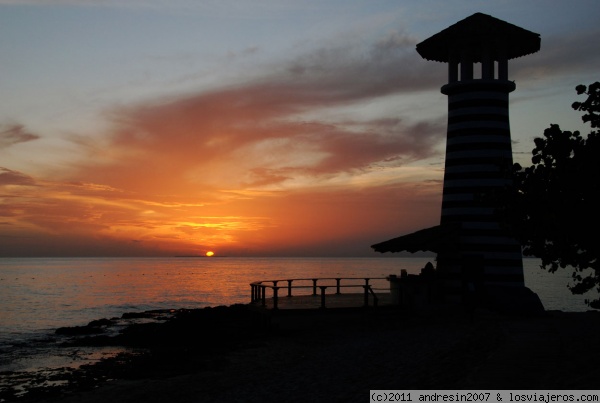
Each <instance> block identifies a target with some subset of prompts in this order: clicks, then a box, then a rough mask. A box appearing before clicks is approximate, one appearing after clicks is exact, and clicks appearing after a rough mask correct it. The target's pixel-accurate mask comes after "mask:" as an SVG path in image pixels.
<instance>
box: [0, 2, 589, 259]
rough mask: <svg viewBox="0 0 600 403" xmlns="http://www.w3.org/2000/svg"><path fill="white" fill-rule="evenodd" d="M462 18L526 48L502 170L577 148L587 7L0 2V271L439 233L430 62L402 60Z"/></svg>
mask: <svg viewBox="0 0 600 403" xmlns="http://www.w3.org/2000/svg"><path fill="white" fill-rule="evenodd" d="M475 12H483V13H486V14H490V15H492V16H494V17H496V18H500V19H502V20H505V21H507V22H510V23H513V24H515V25H518V26H520V27H523V28H525V29H528V30H530V31H533V32H536V33H539V34H540V35H541V38H542V49H541V51H540V52H538V53H537V54H534V55H530V56H527V57H524V58H520V59H517V60H513V61H511V63H510V66H509V78H510V79H511V80H515V82H516V84H517V90H516V92H514V93H512V94H511V128H512V136H513V140H514V146H513V152H514V157H515V160H516V161H519V162H523V163H524V164H529V157H528V154H529V152H530V150H531V149H532V148H533V141H532V140H533V138H534V137H536V136H540V135H541V134H542V133H543V130H544V129H545V128H547V127H549V125H550V124H551V123H558V124H560V125H561V127H562V128H563V129H565V130H566V129H568V130H582V131H584V132H589V129H588V128H586V127H585V126H583V124H582V123H580V115H578V114H577V113H576V112H574V111H572V110H571V109H570V105H571V103H572V102H573V101H575V100H577V99H578V97H577V95H576V93H575V90H574V88H575V86H576V85H577V84H589V83H592V82H594V81H598V80H600V69H599V67H600V41H599V40H598V38H599V37H600V25H598V23H597V22H598V20H599V19H600V3H598V2H597V1H596V0H592V1H583V0H577V1H572V0H566V1H550V0H545V1H541V0H540V1H523V0H497V1H486V2H482V1H457V0H453V1H421V0H419V1H416V0H415V1H406V0H403V1H398V0H375V1H373V0H363V1H348V0H332V1H329V0H325V1H323V0H308V1H307V0H303V1H296V0H277V1H275V0H249V1H231V0H218V1H217V0H213V1H203V0H171V1H162V0H118V1H117V0H114V1H110V0H104V1H101V0H80V1H76V0H37V1H36V0H12V1H11V0H0V94H1V97H0V203H1V204H0V256H123V255H132V256H140V255H204V254H205V253H206V252H207V251H209V250H212V251H215V253H216V254H217V255H227V256H259V255H266V256H269V255H279V256H286V255H294V256H296V255H305V256H316V255H318V256H322V255H333V256H340V255H345V256H378V254H375V253H374V252H372V251H371V249H370V247H369V246H370V245H371V244H373V243H376V242H380V241H384V240H386V239H389V238H391V237H395V236H398V235H402V234H404V233H408V232H412V231H415V230H418V229H421V228H425V227H429V226H432V225H436V224H438V222H439V216H440V204H441V190H442V188H441V181H442V176H443V160H444V148H445V135H446V131H445V130H446V111H447V110H446V109H447V103H446V102H447V99H446V97H445V96H444V95H442V94H441V93H440V91H439V89H440V87H441V86H442V85H443V84H445V83H446V79H447V73H446V65H445V64H441V63H435V62H427V61H425V60H422V59H421V57H420V56H419V55H418V54H417V53H416V51H415V45H416V44H417V43H419V42H420V41H422V40H424V39H426V38H428V37H429V36H431V35H433V34H435V33H437V32H439V31H441V30H442V29H444V28H446V27H448V26H449V25H451V24H454V23H455V22H457V21H459V20H461V19H463V18H465V17H467V16H469V15H471V14H473V13H475ZM586 130H587V131H586Z"/></svg>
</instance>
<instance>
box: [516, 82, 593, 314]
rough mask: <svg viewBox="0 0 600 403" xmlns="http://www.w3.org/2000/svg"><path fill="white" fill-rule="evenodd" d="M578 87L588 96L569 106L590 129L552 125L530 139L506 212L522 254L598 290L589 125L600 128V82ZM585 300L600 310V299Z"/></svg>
mask: <svg viewBox="0 0 600 403" xmlns="http://www.w3.org/2000/svg"><path fill="white" fill-rule="evenodd" d="M576 91H577V94H578V95H582V94H584V95H586V96H587V99H586V100H585V101H584V102H575V103H573V104H572V108H573V109H575V110H578V111H583V112H584V115H583V117H582V120H583V121H584V122H586V123H590V125H591V127H592V131H591V132H590V133H589V134H588V135H587V138H584V137H583V136H582V135H581V134H580V133H579V132H578V131H575V132H569V131H563V130H561V128H560V127H559V126H558V125H556V124H551V125H550V127H549V128H548V129H546V130H545V131H544V137H543V138H536V139H535V140H534V143H535V148H534V149H533V150H532V158H531V162H532V165H531V166H529V167H526V168H523V167H521V166H520V165H519V164H515V165H514V167H513V174H514V179H515V180H514V189H513V190H514V192H511V200H510V203H508V206H509V207H508V215H507V217H508V221H509V224H510V225H511V226H512V227H513V229H514V231H515V236H516V237H517V238H518V239H519V241H520V242H521V245H522V246H523V253H524V255H526V256H536V257H538V258H541V260H542V268H544V269H547V270H549V271H550V272H555V271H556V270H558V268H559V267H561V268H565V267H567V266H571V267H573V268H574V271H573V274H572V277H573V281H574V283H573V284H572V285H569V289H570V290H571V292H572V293H574V294H584V293H586V292H588V291H590V290H592V289H593V288H596V289H597V290H598V291H600V262H599V256H598V255H599V248H600V239H599V235H598V234H599V231H600V228H599V225H600V219H599V218H600V214H599V211H600V133H599V132H598V130H593V129H598V128H600V83H599V82H596V83H594V84H591V85H590V86H589V87H586V86H585V85H578V86H577V87H576ZM586 302H587V304H588V305H589V306H590V307H592V308H595V309H600V298H596V299H594V300H592V301H589V300H586Z"/></svg>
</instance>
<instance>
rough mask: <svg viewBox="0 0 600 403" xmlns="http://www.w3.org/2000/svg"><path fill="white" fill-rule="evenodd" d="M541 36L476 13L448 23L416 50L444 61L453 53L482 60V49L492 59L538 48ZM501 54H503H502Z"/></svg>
mask: <svg viewBox="0 0 600 403" xmlns="http://www.w3.org/2000/svg"><path fill="white" fill-rule="evenodd" d="M540 43H541V39H540V35H539V34H536V33H534V32H531V31H528V30H526V29H523V28H521V27H517V26H516V25H513V24H510V23H508V22H506V21H502V20H499V19H498V18H495V17H492V16H491V15H487V14H482V13H475V14H473V15H471V16H470V17H467V18H465V19H464V20H461V21H459V22H457V23H456V24H454V25H451V26H449V27H448V28H446V29H444V30H443V31H441V32H438V33H437V34H435V35H433V36H432V37H430V38H428V39H426V40H424V41H423V42H421V43H419V44H418V45H417V52H419V54H420V55H421V56H422V57H423V58H424V59H427V60H433V61H437V62H444V63H447V62H448V61H449V58H450V55H451V54H452V53H453V52H454V53H455V54H457V55H460V52H461V51H463V50H468V51H470V53H471V57H472V61H473V62H474V63H479V62H481V61H482V58H483V54H484V49H487V51H489V52H491V56H492V58H493V60H499V59H500V58H501V57H502V58H506V59H508V60H510V59H514V58H517V57H521V56H525V55H528V54H531V53H535V52H537V51H538V50H540ZM500 52H502V53H504V54H502V53H500Z"/></svg>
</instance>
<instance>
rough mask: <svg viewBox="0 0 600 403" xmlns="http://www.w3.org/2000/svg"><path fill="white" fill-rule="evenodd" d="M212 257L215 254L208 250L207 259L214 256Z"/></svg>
mask: <svg viewBox="0 0 600 403" xmlns="http://www.w3.org/2000/svg"><path fill="white" fill-rule="evenodd" d="M214 255H215V252H213V251H212V250H209V251H208V252H206V256H207V257H211V256H214Z"/></svg>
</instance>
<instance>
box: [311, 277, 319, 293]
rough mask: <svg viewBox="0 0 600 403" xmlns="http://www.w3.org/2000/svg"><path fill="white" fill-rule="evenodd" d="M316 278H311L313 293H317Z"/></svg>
mask: <svg viewBox="0 0 600 403" xmlns="http://www.w3.org/2000/svg"><path fill="white" fill-rule="evenodd" d="M317 280H318V279H317V278H313V279H312V281H313V295H317Z"/></svg>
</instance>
